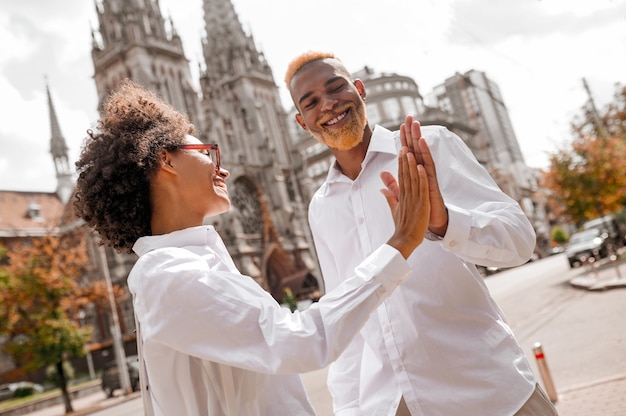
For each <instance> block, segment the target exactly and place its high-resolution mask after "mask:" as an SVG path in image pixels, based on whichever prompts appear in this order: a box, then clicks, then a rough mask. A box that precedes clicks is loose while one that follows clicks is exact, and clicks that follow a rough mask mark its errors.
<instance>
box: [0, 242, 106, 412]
mask: <svg viewBox="0 0 626 416" xmlns="http://www.w3.org/2000/svg"><path fill="white" fill-rule="evenodd" d="M79 235H80V234H77V233H67V234H64V235H62V236H54V235H52V234H48V235H45V236H43V237H41V238H36V239H31V240H28V241H23V242H21V243H18V244H16V245H14V246H12V247H11V249H10V250H0V255H1V256H2V257H4V259H2V258H0V260H4V261H2V262H1V263H0V335H3V336H5V337H6V339H7V341H6V343H5V344H4V350H5V352H6V353H8V354H9V355H11V356H12V357H13V359H14V361H15V363H16V364H17V365H18V366H20V367H22V368H23V369H24V370H26V371H31V370H35V369H38V368H40V367H43V366H48V365H54V366H55V368H56V371H57V374H58V380H59V387H60V388H61V391H62V392H63V399H64V403H65V410H66V412H67V413H69V412H72V405H71V401H70V397H69V394H68V392H67V379H66V375H65V374H64V371H63V361H64V360H66V359H69V358H75V357H81V356H84V355H85V345H86V343H87V342H89V339H90V335H91V331H92V328H90V327H81V326H80V325H79V322H78V321H77V319H76V318H77V316H78V311H79V309H80V308H82V307H84V306H85V305H86V304H87V303H90V302H92V301H94V300H96V299H98V298H102V296H106V293H101V289H98V288H94V287H91V286H88V285H86V286H85V287H81V285H80V284H79V282H80V277H81V276H82V275H84V273H85V271H86V270H85V268H86V265H87V264H88V263H87V255H86V249H85V244H84V240H83V239H81V238H79Z"/></svg>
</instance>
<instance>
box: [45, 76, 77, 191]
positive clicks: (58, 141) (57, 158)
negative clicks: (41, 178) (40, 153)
mask: <svg viewBox="0 0 626 416" xmlns="http://www.w3.org/2000/svg"><path fill="white" fill-rule="evenodd" d="M46 94H47V96H48V111H49V113H50V153H51V154H52V160H53V161H54V169H55V171H56V176H57V190H56V192H57V195H58V196H59V198H60V199H61V201H63V202H64V203H66V202H67V201H68V200H69V198H70V195H71V194H72V189H73V187H74V185H73V183H72V172H71V170H70V165H69V158H68V148H67V144H66V142H65V138H64V137H63V134H62V133H61V127H60V126H59V120H58V118H57V114H56V110H55V109H54V103H53V102H52V95H51V94H50V87H49V86H48V80H47V79H46Z"/></svg>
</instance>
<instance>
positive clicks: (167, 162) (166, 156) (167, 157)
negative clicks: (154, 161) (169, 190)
mask: <svg viewBox="0 0 626 416" xmlns="http://www.w3.org/2000/svg"><path fill="white" fill-rule="evenodd" d="M172 160H173V158H172V154H171V153H170V152H168V151H167V150H165V149H162V150H161V169H165V170H168V171H173V170H174V165H172Z"/></svg>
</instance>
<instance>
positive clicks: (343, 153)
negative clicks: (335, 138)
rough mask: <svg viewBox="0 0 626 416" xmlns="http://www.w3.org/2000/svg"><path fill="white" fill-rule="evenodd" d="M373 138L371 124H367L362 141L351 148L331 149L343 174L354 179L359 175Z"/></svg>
mask: <svg viewBox="0 0 626 416" xmlns="http://www.w3.org/2000/svg"><path fill="white" fill-rule="evenodd" d="M371 139H372V129H371V128H370V127H369V125H366V126H365V130H364V132H363V140H362V141H361V143H359V144H358V145H356V146H355V147H353V148H352V149H349V150H338V149H333V148H331V149H330V151H331V152H332V154H333V155H334V156H335V159H337V165H338V166H339V169H340V170H341V173H342V174H344V175H345V176H347V177H348V178H350V179H352V180H355V179H356V178H357V177H358V176H359V173H361V167H362V163H363V160H365V155H366V154H367V148H368V147H369V145H370V140H371Z"/></svg>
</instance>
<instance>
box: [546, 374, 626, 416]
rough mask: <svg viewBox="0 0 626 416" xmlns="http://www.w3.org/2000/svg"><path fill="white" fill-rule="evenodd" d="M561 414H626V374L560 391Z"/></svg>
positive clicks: (558, 407) (603, 415)
mask: <svg viewBox="0 0 626 416" xmlns="http://www.w3.org/2000/svg"><path fill="white" fill-rule="evenodd" d="M558 396H559V400H558V401H557V402H556V404H555V406H556V409H557V410H558V411H559V416H624V415H626V375H624V376H622V377H620V378H615V379H612V380H602V381H599V382H596V383H593V384H589V385H587V386H581V387H578V388H573V389H570V390H568V391H565V392H559V393H558Z"/></svg>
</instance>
